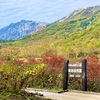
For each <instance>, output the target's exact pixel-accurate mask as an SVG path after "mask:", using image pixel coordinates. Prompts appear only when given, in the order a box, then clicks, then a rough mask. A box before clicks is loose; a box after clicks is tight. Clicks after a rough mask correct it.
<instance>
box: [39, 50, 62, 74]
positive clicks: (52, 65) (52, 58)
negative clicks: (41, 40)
mask: <svg viewBox="0 0 100 100" xmlns="http://www.w3.org/2000/svg"><path fill="white" fill-rule="evenodd" d="M41 58H42V59H41V61H42V63H45V64H47V68H48V69H50V70H52V71H54V72H56V73H59V72H61V71H62V64H63V62H64V58H63V57H61V56H58V55H57V54H54V53H52V52H51V51H48V52H46V53H44V54H43V56H42V57H41Z"/></svg>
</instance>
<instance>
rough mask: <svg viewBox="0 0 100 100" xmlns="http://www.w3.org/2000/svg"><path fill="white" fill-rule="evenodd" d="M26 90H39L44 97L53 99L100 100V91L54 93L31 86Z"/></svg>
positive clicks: (33, 91)
mask: <svg viewBox="0 0 100 100" xmlns="http://www.w3.org/2000/svg"><path fill="white" fill-rule="evenodd" d="M25 91H28V92H31V93H35V92H38V93H40V94H43V97H44V98H50V99H53V100H100V93H89V92H64V93H54V92H50V91H47V90H36V89H35V90H34V89H31V88H28V89H26V90H25Z"/></svg>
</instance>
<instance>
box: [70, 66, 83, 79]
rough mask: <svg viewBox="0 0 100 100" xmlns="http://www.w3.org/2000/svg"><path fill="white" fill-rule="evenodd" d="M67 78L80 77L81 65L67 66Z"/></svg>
mask: <svg viewBox="0 0 100 100" xmlns="http://www.w3.org/2000/svg"><path fill="white" fill-rule="evenodd" d="M68 67H69V69H68V72H69V77H82V74H81V73H82V64H68Z"/></svg>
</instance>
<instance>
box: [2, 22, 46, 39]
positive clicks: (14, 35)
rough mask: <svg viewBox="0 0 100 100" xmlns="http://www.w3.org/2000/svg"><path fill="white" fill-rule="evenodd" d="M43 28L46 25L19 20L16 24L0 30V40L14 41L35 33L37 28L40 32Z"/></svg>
mask: <svg viewBox="0 0 100 100" xmlns="http://www.w3.org/2000/svg"><path fill="white" fill-rule="evenodd" d="M45 26H46V23H42V22H35V21H32V20H21V21H20V22H17V23H11V24H10V25H8V26H6V27H4V28H2V29H0V40H16V39H19V38H21V37H23V36H26V35H28V34H30V33H31V32H33V31H36V30H37V29H38V28H39V30H40V29H41V30H42V29H43V28H44V27H45Z"/></svg>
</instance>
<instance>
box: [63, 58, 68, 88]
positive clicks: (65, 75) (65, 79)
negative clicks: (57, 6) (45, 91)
mask: <svg viewBox="0 0 100 100" xmlns="http://www.w3.org/2000/svg"><path fill="white" fill-rule="evenodd" d="M68 64H69V60H67V61H65V62H64V68H63V90H67V89H68Z"/></svg>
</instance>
